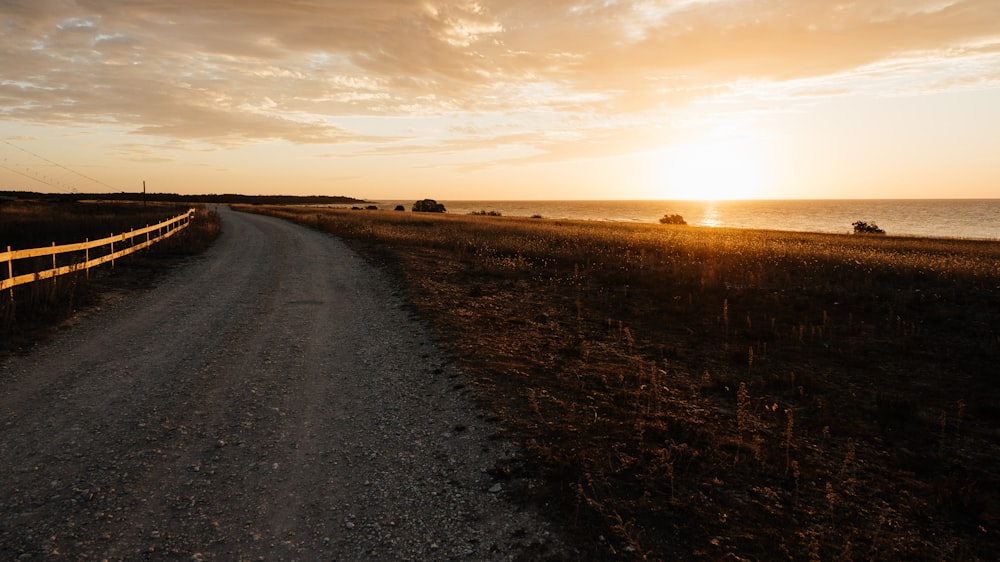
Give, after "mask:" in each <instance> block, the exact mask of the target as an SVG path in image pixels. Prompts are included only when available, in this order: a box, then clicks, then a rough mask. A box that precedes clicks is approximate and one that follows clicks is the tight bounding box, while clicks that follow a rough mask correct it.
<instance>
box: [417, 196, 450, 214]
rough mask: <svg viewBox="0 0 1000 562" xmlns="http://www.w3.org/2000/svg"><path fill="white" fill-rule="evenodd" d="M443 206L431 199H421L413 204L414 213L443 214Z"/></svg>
mask: <svg viewBox="0 0 1000 562" xmlns="http://www.w3.org/2000/svg"><path fill="white" fill-rule="evenodd" d="M444 211H445V209H444V205H442V204H441V203H438V202H437V201H435V200H433V199H421V200H420V201H417V202H416V203H414V204H413V212H414V213H443V212H444Z"/></svg>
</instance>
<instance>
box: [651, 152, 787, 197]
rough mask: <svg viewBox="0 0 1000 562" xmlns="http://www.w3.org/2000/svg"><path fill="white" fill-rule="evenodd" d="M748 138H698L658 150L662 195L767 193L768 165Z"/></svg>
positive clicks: (657, 159) (754, 195)
mask: <svg viewBox="0 0 1000 562" xmlns="http://www.w3.org/2000/svg"><path fill="white" fill-rule="evenodd" d="M760 152H761V151H760V150H759V149H758V148H757V146H756V145H755V144H754V143H752V142H749V141H746V140H722V139H698V140H695V141H693V142H690V143H687V144H683V145H680V146H677V147H674V148H668V149H663V150H660V151H658V152H656V153H654V156H653V157H654V158H655V159H656V161H657V162H656V170H657V171H656V174H655V175H656V177H655V178H654V182H655V183H656V184H657V185H656V190H657V192H658V194H659V197H660V198H662V199H673V200H680V199H684V200H703V201H718V200H725V199H759V198H763V197H765V196H766V193H765V191H766V189H767V182H766V166H765V161H764V157H763V155H762V154H760Z"/></svg>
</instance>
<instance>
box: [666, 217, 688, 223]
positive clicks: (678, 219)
mask: <svg viewBox="0 0 1000 562" xmlns="http://www.w3.org/2000/svg"><path fill="white" fill-rule="evenodd" d="M660 224H687V221H686V220H684V217H682V216H680V215H663V217H662V218H661V219H660Z"/></svg>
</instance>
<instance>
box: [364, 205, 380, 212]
mask: <svg viewBox="0 0 1000 562" xmlns="http://www.w3.org/2000/svg"><path fill="white" fill-rule="evenodd" d="M365 210H368V211H377V210H378V206H376V205H368V206H367V207H365Z"/></svg>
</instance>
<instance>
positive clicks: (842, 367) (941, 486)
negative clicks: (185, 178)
mask: <svg viewBox="0 0 1000 562" xmlns="http://www.w3.org/2000/svg"><path fill="white" fill-rule="evenodd" d="M248 210H249V208H248ZM253 210H255V211H258V212H266V213H269V214H273V215H275V216H281V217H285V218H289V219H292V220H296V221H298V222H301V223H303V224H306V225H309V226H312V227H315V228H319V229H323V230H327V231H330V232H333V233H335V234H337V235H339V236H341V237H343V238H344V239H346V240H348V241H349V242H350V243H351V244H353V246H354V247H355V248H357V249H358V250H359V251H360V252H362V253H363V254H364V255H366V256H368V257H369V258H371V259H373V260H375V261H377V262H378V263H380V264H382V265H383V266H384V267H386V268H388V269H389V270H390V271H392V272H393V273H394V274H395V275H397V276H399V278H400V279H401V280H402V281H403V282H404V283H405V285H406V286H407V287H408V291H409V295H410V298H411V299H412V301H413V303H414V304H415V306H416V307H417V309H418V310H419V312H420V313H421V315H422V316H424V317H425V318H427V319H428V321H429V322H430V323H431V324H432V325H433V326H434V328H435V330H436V332H437V334H438V336H439V338H440V341H441V342H442V343H443V344H444V345H446V346H447V347H448V348H449V350H450V351H451V352H452V353H453V355H454V356H455V357H456V359H457V360H458V361H460V362H461V364H462V366H463V367H464V368H465V369H466V370H467V371H468V372H469V373H470V374H471V376H472V377H473V380H474V382H475V384H476V385H477V387H478V393H479V396H480V397H481V399H482V400H483V402H484V403H485V404H486V405H487V406H488V407H489V409H490V410H491V411H492V412H493V413H494V415H495V416H496V417H497V418H498V420H500V421H501V425H502V427H503V428H504V430H503V432H504V433H505V434H506V435H507V436H508V437H511V438H513V439H515V440H516V441H517V442H518V443H520V445H521V446H522V449H523V456H522V458H521V459H520V460H519V461H518V462H516V463H512V464H511V465H509V466H498V467H496V468H495V475H496V476H497V477H498V478H501V479H504V480H506V481H507V483H508V488H509V489H514V490H517V491H518V494H519V497H521V498H524V499H528V500H530V501H534V502H538V503H539V504H540V505H544V506H547V507H545V510H546V511H547V512H548V513H551V514H552V516H553V517H555V518H557V519H558V520H560V521H561V522H562V523H563V524H564V525H566V526H567V527H568V528H569V529H571V530H572V532H573V533H575V534H576V536H577V537H578V539H579V541H580V543H581V544H583V545H586V548H588V549H589V550H588V552H590V554H591V556H593V557H595V558H619V557H622V558H626V559H628V558H635V559H639V558H642V557H646V558H648V559H675V558H689V557H697V558H708V559H723V558H732V559H738V560H743V559H748V560H773V559H786V558H787V559H815V560H819V559H822V560H828V559H927V560H930V559H932V560H944V559H947V560H976V559H983V560H988V559H992V558H993V557H994V556H995V553H996V552H998V551H1000V539H998V531H1000V474H998V470H1000V463H998V461H1000V454H998V452H1000V447H998V445H1000V442H998V441H1000V389H998V384H997V382H998V381H997V379H998V375H1000V369H998V367H997V365H998V364H1000V243H997V242H989V241H962V240H942V239H916V238H896V237H887V236H861V235H821V234H803V233H788V232H773V231H749V230H725V229H708V228H694V227H686V226H663V225H636V224H619V223H598V222H571V221H554V220H538V219H519V218H507V217H489V216H449V215H438V214H420V213H408V212H407V213H402V212H390V211H346V210H325V209H316V208H301V207H299V208H291V207H270V208H253Z"/></svg>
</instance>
